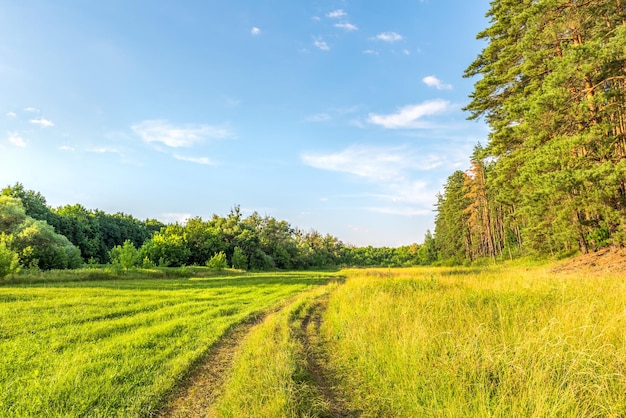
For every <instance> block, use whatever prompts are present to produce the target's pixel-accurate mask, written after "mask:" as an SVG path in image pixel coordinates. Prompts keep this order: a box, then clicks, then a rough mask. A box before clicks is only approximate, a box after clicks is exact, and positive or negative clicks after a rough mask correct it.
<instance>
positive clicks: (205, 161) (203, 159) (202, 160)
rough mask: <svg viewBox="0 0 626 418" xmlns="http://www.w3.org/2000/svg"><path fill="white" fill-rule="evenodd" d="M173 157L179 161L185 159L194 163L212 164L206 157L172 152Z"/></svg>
mask: <svg viewBox="0 0 626 418" xmlns="http://www.w3.org/2000/svg"><path fill="white" fill-rule="evenodd" d="M174 158H176V159H177V160H180V161H187V162H190V163H195V164H203V165H213V163H212V162H211V160H209V159H208V158H207V157H185V156H182V155H179V154H174Z"/></svg>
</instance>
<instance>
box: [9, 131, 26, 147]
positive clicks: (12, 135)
mask: <svg viewBox="0 0 626 418" xmlns="http://www.w3.org/2000/svg"><path fill="white" fill-rule="evenodd" d="M8 134H9V137H8V140H9V142H10V143H11V144H13V145H15V146H16V147H20V148H24V147H25V146H26V141H24V138H22V137H21V136H20V134H19V133H17V132H8Z"/></svg>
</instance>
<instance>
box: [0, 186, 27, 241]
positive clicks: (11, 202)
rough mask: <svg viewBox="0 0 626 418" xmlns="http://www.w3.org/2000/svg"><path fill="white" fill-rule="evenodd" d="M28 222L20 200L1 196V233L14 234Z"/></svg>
mask: <svg viewBox="0 0 626 418" xmlns="http://www.w3.org/2000/svg"><path fill="white" fill-rule="evenodd" d="M25 220H26V212H25V211H24V206H23V205H22V202H21V201H20V200H19V199H16V198H14V197H10V196H6V195H1V196H0V232H4V233H6V234H11V233H13V232H14V231H15V230H16V229H17V227H18V226H19V225H20V224H21V223H22V222H24V221H25Z"/></svg>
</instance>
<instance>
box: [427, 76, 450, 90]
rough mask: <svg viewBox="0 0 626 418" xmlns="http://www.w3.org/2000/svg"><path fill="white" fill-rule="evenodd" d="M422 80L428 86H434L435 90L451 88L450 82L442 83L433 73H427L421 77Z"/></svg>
mask: <svg viewBox="0 0 626 418" xmlns="http://www.w3.org/2000/svg"><path fill="white" fill-rule="evenodd" d="M422 82H423V83H424V84H426V85H427V86H428V87H434V88H436V89H437V90H452V84H448V83H444V82H443V81H441V80H439V79H438V78H437V77H435V76H434V75H429V76H426V77H424V78H422Z"/></svg>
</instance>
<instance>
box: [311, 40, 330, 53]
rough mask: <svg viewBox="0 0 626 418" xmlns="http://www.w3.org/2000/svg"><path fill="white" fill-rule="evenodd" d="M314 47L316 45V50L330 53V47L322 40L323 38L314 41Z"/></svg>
mask: <svg viewBox="0 0 626 418" xmlns="http://www.w3.org/2000/svg"><path fill="white" fill-rule="evenodd" d="M313 45H315V47H316V48H318V49H321V50H322V51H330V46H328V44H327V43H326V42H325V41H324V40H322V38H317V39H314V40H313Z"/></svg>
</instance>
